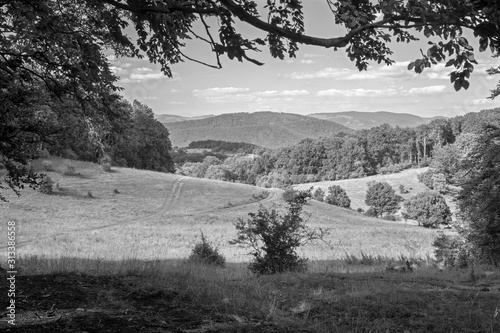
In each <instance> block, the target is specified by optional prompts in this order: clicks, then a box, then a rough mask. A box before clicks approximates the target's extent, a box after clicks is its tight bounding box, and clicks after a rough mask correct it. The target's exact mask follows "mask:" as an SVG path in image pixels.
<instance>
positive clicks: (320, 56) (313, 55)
mask: <svg viewBox="0 0 500 333" xmlns="http://www.w3.org/2000/svg"><path fill="white" fill-rule="evenodd" d="M324 56H325V55H324V54H317V53H306V54H304V56H303V57H304V58H323V57H324Z"/></svg>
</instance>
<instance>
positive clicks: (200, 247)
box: [188, 233, 226, 267]
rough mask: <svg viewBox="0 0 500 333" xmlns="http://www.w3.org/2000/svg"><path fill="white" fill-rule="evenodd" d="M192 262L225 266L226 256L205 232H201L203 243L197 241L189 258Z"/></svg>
mask: <svg viewBox="0 0 500 333" xmlns="http://www.w3.org/2000/svg"><path fill="white" fill-rule="evenodd" d="M188 260H189V261H191V262H196V263H201V264H205V265H215V266H220V267H224V266H225V264H226V258H224V256H223V255H221V254H220V253H219V250H218V249H217V248H214V247H213V246H212V244H210V243H209V242H208V241H207V240H206V238H205V236H204V235H203V233H201V243H197V244H196V245H195V246H194V248H193V250H192V251H191V254H190V255H189V258H188Z"/></svg>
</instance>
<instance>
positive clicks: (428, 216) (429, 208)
mask: <svg viewBox="0 0 500 333" xmlns="http://www.w3.org/2000/svg"><path fill="white" fill-rule="evenodd" d="M404 206H405V208H406V212H407V214H408V217H409V218H411V219H415V220H417V221H418V222H419V224H422V225H423V226H424V227H427V228H437V227H438V226H439V225H440V224H449V223H450V222H451V212H450V208H449V207H448V205H447V204H446V201H445V199H444V198H443V197H442V196H441V195H440V194H439V193H437V192H434V191H427V192H422V193H419V194H417V195H416V196H414V197H412V198H411V199H410V200H408V201H406V202H405V204H404Z"/></svg>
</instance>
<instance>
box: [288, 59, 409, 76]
mask: <svg viewBox="0 0 500 333" xmlns="http://www.w3.org/2000/svg"><path fill="white" fill-rule="evenodd" d="M407 66H408V62H407V61H404V62H396V63H395V64H393V65H392V66H380V67H374V68H368V70H367V71H363V72H360V71H358V70H357V69H350V68H333V67H327V68H323V69H321V70H318V71H314V72H293V73H292V74H290V75H288V76H287V77H289V78H291V79H294V80H304V79H307V80H309V79H336V80H375V79H397V78H413V77H415V76H416V74H415V73H413V72H411V71H409V70H408V68H407Z"/></svg>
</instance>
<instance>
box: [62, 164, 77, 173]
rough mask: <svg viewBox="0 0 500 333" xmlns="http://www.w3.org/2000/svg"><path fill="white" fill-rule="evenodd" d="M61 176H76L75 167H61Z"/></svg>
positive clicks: (67, 165) (65, 165)
mask: <svg viewBox="0 0 500 333" xmlns="http://www.w3.org/2000/svg"><path fill="white" fill-rule="evenodd" d="M62 173H63V175H66V176H73V175H76V171H75V167H74V166H72V165H69V164H64V165H63V172H62Z"/></svg>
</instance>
